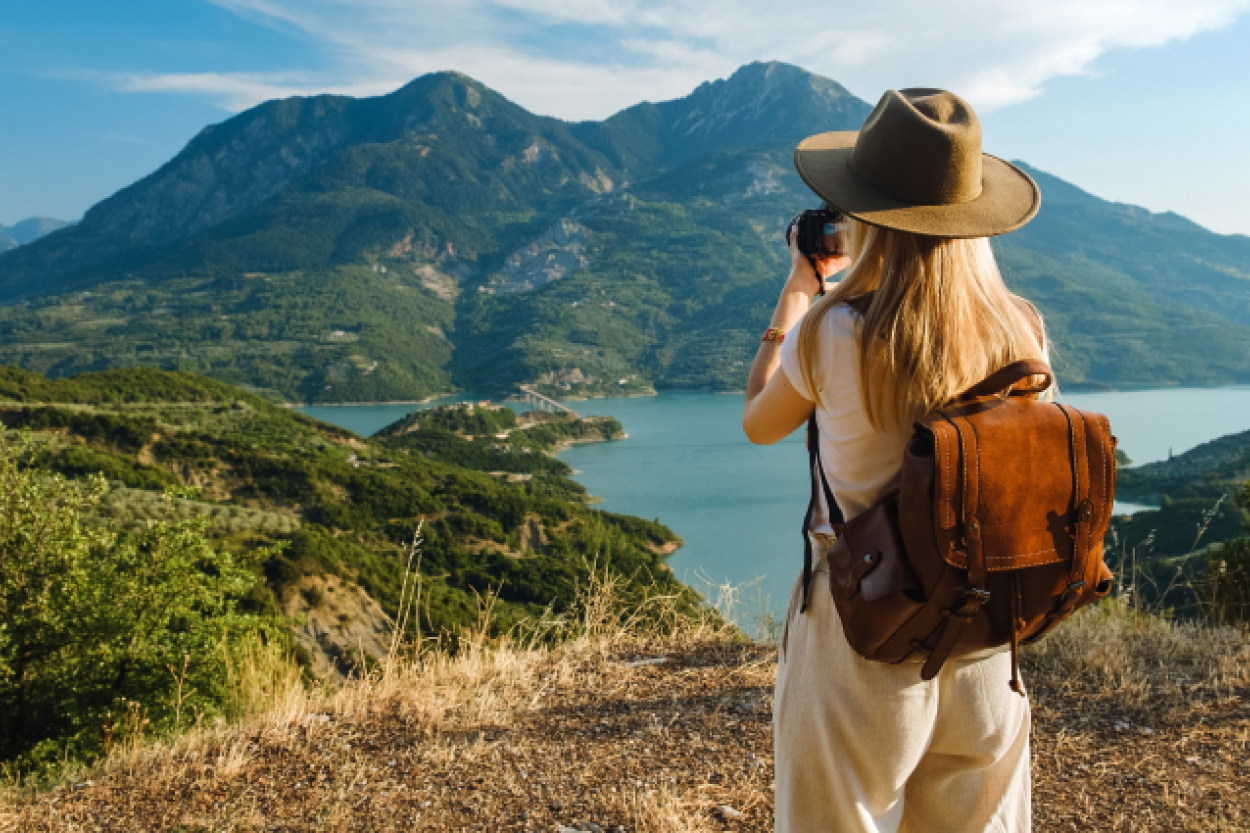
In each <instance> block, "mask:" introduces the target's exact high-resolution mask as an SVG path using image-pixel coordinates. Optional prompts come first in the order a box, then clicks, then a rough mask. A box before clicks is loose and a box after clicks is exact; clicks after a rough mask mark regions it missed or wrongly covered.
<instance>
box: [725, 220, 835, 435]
mask: <svg viewBox="0 0 1250 833" xmlns="http://www.w3.org/2000/svg"><path fill="white" fill-rule="evenodd" d="M849 264H850V258H847V257H834V258H826V259H824V260H821V261H820V262H819V263H818V264H817V265H818V266H819V267H820V271H821V274H823V275H824V276H825V278H826V279H828V278H829V277H830V276H832V275H833V274H835V273H837V272H839V271H841V270H842V269H844V268H846V266H848V265H849ZM819 291H820V281H818V280H817V279H816V273H815V272H813V271H812V266H811V264H810V263H809V262H808V260H807V258H806V257H805V256H804V255H803V254H802V253H801V252H800V251H799V250H798V246H796V245H795V243H794V239H793V238H791V240H790V276H789V278H787V279H786V284H785V286H784V287H782V289H781V298H780V299H779V300H778V301H777V309H776V310H774V312H773V319H772V323H771V324H770V325H769V326H771V327H776V328H777V329H779V330H781V331H782V332H784V333H786V334H787V338H797V337H798V332H797V330H795V331H794V332H793V333H791V331H792V330H794V329H795V325H796V324H797V323H798V322H799V321H800V320H802V318H803V315H804V314H805V313H806V312H807V310H808V309H809V308H810V307H811V305H812V298H814V297H815V296H816V293H817V292H819ZM780 365H781V342H779V341H762V342H760V347H759V351H758V352H756V354H755V361H754V362H753V363H752V364H751V373H750V375H749V376H748V377H747V397H746V407H745V409H744V410H743V413H742V430H743V431H745V432H746V435H747V439H749V440H750V441H751V442H753V443H757V444H761V445H771V444H773V443H775V442H778V441H779V440H783V439H785V438H786V437H788V436H790V434H792V433H794V429H796V428H798V427H799V426H800V425H802V424H803V422H804V421H805V420H806V419H807V417H808V415H809V414H811V412H812V408H813V407H815V406H814V405H813V403H812V402H811V401H810V400H808V399H805V398H803V396H802V394H800V393H799V392H798V391H797V390H795V389H794V386H793V385H791V384H790V380H789V379H788V378H786V374H785V373H778V372H777V368H778V367H780Z"/></svg>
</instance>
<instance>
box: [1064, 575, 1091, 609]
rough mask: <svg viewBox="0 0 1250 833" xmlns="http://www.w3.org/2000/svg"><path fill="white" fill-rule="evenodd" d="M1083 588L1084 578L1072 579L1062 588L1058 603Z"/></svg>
mask: <svg viewBox="0 0 1250 833" xmlns="http://www.w3.org/2000/svg"><path fill="white" fill-rule="evenodd" d="M1084 589H1085V579H1081V580H1080V581H1074V582H1072V583H1071V584H1069V585H1068V586H1067V587H1065V588H1064V590H1063V595H1062V596H1060V597H1059V604H1061V605H1062V604H1063V603H1064V602H1066V601H1067V600H1068V598H1069V597H1070V596H1071V595H1072V594H1073V593H1077V592H1079V591H1081V590H1084Z"/></svg>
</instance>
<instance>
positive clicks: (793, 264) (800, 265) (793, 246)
mask: <svg viewBox="0 0 1250 833" xmlns="http://www.w3.org/2000/svg"><path fill="white" fill-rule="evenodd" d="M797 234H798V229H794V230H792V231H791V232H790V277H789V278H788V279H787V280H786V289H785V291H794V290H798V291H799V292H802V293H803V294H804V295H807V296H808V297H809V298H814V297H815V296H816V293H818V292H820V287H821V282H820V278H818V277H817V276H816V272H815V271H813V270H812V264H811V262H810V261H809V260H808V259H807V255H805V254H803V253H802V252H800V251H799V245H798V243H797V242H796V237H797ZM815 261H816V266H817V268H819V269H820V274H821V276H823V277H824V278H825V279H826V280H828V279H829V278H831V277H833V276H834V275H836V274H837V273H838V272H841V271H842V270H843V269H845V268H846V267H848V266H850V265H851V259H850V258H849V257H847V256H846V255H838V256H837V257H818V258H815Z"/></svg>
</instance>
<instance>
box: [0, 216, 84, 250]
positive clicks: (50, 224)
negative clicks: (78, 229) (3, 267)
mask: <svg viewBox="0 0 1250 833" xmlns="http://www.w3.org/2000/svg"><path fill="white" fill-rule="evenodd" d="M69 225H73V224H72V223H69V222H66V221H65V220H57V219H55V218H53V217H27V218H26V219H25V220H19V221H18V222H16V223H14V224H13V225H11V226H8V227H7V228H6V227H5V226H0V253H3V252H6V251H8V250H9V249H16V248H17V247H18V246H25V245H26V244H27V243H32V242H34V241H35V240H38V239H39V238H40V237H44V236H45V235H48V234H51V233H52V232H54V231H56V230H58V229H62V228H65V227H66V226H69Z"/></svg>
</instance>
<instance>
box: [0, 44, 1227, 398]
mask: <svg viewBox="0 0 1250 833" xmlns="http://www.w3.org/2000/svg"><path fill="white" fill-rule="evenodd" d="M868 110H869V107H868V105H867V104H866V103H864V102H862V101H859V100H857V99H855V98H854V97H853V96H851V95H850V94H849V93H848V92H846V90H844V89H843V88H841V87H839V86H838V85H837V84H836V83H834V82H832V81H829V80H828V79H823V78H820V77H818V76H814V75H812V74H810V73H807V72H805V71H803V70H801V69H798V68H796V67H790V66H786V65H784V64H751V65H749V66H746V67H743V68H742V69H740V70H738V71H737V72H736V73H734V74H733V76H731V77H730V78H728V79H726V80H722V81H716V82H712V83H708V84H704V85H701V86H700V87H699V88H698V89H696V90H695V91H694V92H693V93H691V94H690V95H689V96H687V97H685V98H682V99H677V100H674V101H669V102H662V103H659V104H651V103H645V104H640V105H637V106H635V107H632V108H629V109H627V110H624V111H622V112H621V113H618V114H616V115H615V116H612V117H611V118H609V119H607V120H605V121H603V122H583V123H579V124H566V123H564V122H560V121H558V120H555V119H550V118H542V117H538V116H534V115H532V114H530V113H527V112H526V111H525V110H523V109H522V108H520V107H518V106H516V105H514V104H512V103H511V102H508V101H507V100H506V99H504V98H502V97H501V96H499V95H498V94H496V93H494V92H492V91H491V90H489V89H487V88H486V87H484V86H482V85H480V84H478V83H477V82H474V81H472V80H471V79H468V78H466V77H465V76H462V75H459V74H456V73H439V74H435V75H430V76H424V77H422V78H420V79H417V80H416V81H414V82H412V83H411V84H409V85H408V86H406V87H404V88H403V89H401V90H399V91H397V92H395V93H392V94H391V95H388V96H382V97H380V98H376V99H362V100H358V101H357V100H352V99H345V98H342V97H335V96H321V97H316V98H308V99H298V98H297V99H289V100H286V101H281V102H269V103H266V104H263V105H260V106H258V107H256V108H254V109H253V110H250V111H248V112H246V113H242V114H240V115H238V116H236V117H234V118H232V119H230V120H228V121H226V122H224V123H222V124H220V125H215V126H213V127H210V128H208V129H206V130H205V131H204V132H203V133H202V134H201V135H200V136H199V137H197V138H196V139H195V140H193V141H192V142H191V143H190V144H189V145H188V147H187V148H186V150H184V151H183V152H182V153H181V154H179V155H178V156H177V157H175V158H174V159H173V160H171V161H170V162H169V163H168V164H167V165H166V166H164V167H163V168H162V169H161V170H160V171H157V172H156V173H154V174H153V175H152V176H150V177H148V178H146V179H144V180H141V181H140V182H138V183H136V184H135V185H133V186H131V187H130V188H128V189H126V190H125V191H122V192H120V193H119V194H117V195H115V196H114V197H112V198H110V199H109V200H106V201H104V202H102V203H100V204H99V205H98V206H96V207H95V208H93V209H92V210H91V211H90V212H88V214H87V215H86V217H84V219H83V221H82V222H81V223H79V224H78V225H77V226H75V227H73V228H70V229H63V230H61V231H58V232H55V233H53V234H51V235H49V236H48V237H45V238H43V239H41V240H39V241H36V242H34V243H32V244H30V245H27V246H23V247H22V248H21V249H18V250H15V251H13V252H9V253H7V254H4V255H0V298H3V299H7V301H6V303H7V305H6V306H3V307H0V362H5V363H10V364H17V365H20V366H22V367H25V368H28V369H31V370H35V371H38V372H40V373H46V374H50V375H53V376H57V375H67V374H72V373H78V372H83V371H89V370H100V369H105V368H110V367H124V366H134V365H145V366H155V367H160V368H164V369H168V370H180V371H189V372H196V373H203V374H208V375H211V376H213V377H215V378H219V379H223V380H226V381H229V382H231V383H232V384H238V385H242V386H245V387H247V388H249V389H252V390H255V391H256V392H258V393H260V394H261V395H263V396H265V397H267V398H270V399H275V400H280V401H291V402H295V401H298V402H330V401H335V402H337V401H376V400H410V399H417V398H424V397H427V396H431V395H434V394H438V393H445V392H450V391H455V390H474V391H479V392H481V393H483V394H493V393H494V392H500V391H510V390H513V389H514V388H515V386H516V385H517V384H522V383H529V384H533V385H535V386H536V387H537V388H538V389H540V390H543V391H545V392H547V393H550V394H561V395H602V394H609V393H645V392H649V391H652V390H654V389H656V388H665V387H667V388H688V389H711V390H738V389H741V388H743V387H744V385H745V380H746V374H747V370H748V367H749V364H750V360H751V356H752V354H753V351H754V347H755V343H756V340H757V338H758V334H759V332H760V331H762V329H763V328H764V327H765V326H766V325H767V319H768V315H769V312H770V310H771V307H772V304H773V302H774V299H775V294H776V292H777V289H778V287H779V285H780V283H781V281H782V280H783V278H784V270H785V268H786V257H785V252H784V250H783V247H782V244H781V229H782V228H783V227H784V224H785V221H786V220H787V219H788V218H789V217H790V216H791V215H792V214H793V213H794V212H795V211H796V210H798V209H800V208H803V207H810V206H812V205H813V204H814V203H815V198H814V196H813V195H812V194H811V193H810V192H809V191H808V190H807V189H806V187H805V186H803V184H802V183H801V182H800V180H799V179H798V177H797V176H796V175H795V174H794V173H793V168H792V164H791V161H790V160H791V153H792V149H793V146H794V143H795V142H796V141H797V139H799V138H801V137H802V136H804V135H807V134H808V133H811V132H816V131H818V130H837V129H854V128H857V127H858V126H859V124H860V122H861V121H862V119H863V118H864V116H865V115H866V113H867V112H868ZM991 139H992V137H991ZM993 149H994V148H993V147H992V146H991V147H989V148H988V150H990V151H993ZM283 154H286V156H284V155H283ZM288 156H289V157H290V159H291V160H293V161H291V162H290V164H286V165H282V166H279V165H276V164H275V163H274V160H275V159H278V158H287V157H288ZM1032 173H1033V174H1034V176H1035V177H1036V178H1037V179H1038V181H1039V183H1040V184H1041V186H1042V192H1043V205H1042V210H1041V213H1040V214H1039V216H1038V218H1037V219H1036V221H1035V222H1033V223H1031V224H1030V225H1028V226H1026V227H1025V228H1024V229H1022V230H1021V231H1019V232H1015V233H1013V234H1010V235H1007V236H1005V237H1004V238H1001V239H999V240H998V241H997V243H996V245H997V246H998V250H999V252H1000V257H1001V262H1002V265H1003V269H1004V273H1005V275H1006V277H1007V280H1008V283H1009V284H1010V285H1011V286H1012V287H1013V289H1015V290H1016V291H1017V292H1019V293H1020V294H1022V295H1024V296H1025V297H1028V298H1030V299H1031V300H1033V301H1035V302H1036V303H1037V304H1038V306H1039V307H1040V308H1041V310H1042V311H1043V313H1044V314H1045V316H1046V320H1047V324H1048V326H1049V328H1050V332H1051V337H1052V343H1053V355H1054V361H1055V364H1056V366H1057V369H1058V371H1059V372H1060V377H1061V380H1062V382H1063V384H1064V385H1065V387H1067V388H1068V389H1070V390H1077V389H1108V388H1131V387H1158V386H1169V385H1218V384H1227V383H1245V382H1250V238H1246V237H1243V236H1237V235H1232V236H1222V235H1217V234H1213V233H1211V232H1208V231H1206V230H1204V229H1202V228H1200V227H1198V226H1196V225H1194V224H1192V223H1190V222H1188V221H1186V220H1184V219H1183V218H1180V217H1177V216H1175V215H1171V214H1151V213H1150V212H1147V211H1145V210H1143V209H1139V208H1135V207H1132V206H1125V205H1118V204H1114V203H1109V202H1106V201H1103V200H1100V199H1098V198H1096V197H1094V196H1092V195H1089V194H1087V193H1085V192H1083V191H1081V190H1080V189H1078V188H1076V187H1074V186H1072V185H1070V184H1068V183H1065V182H1063V181H1061V180H1058V179H1055V178H1054V177H1050V176H1048V175H1046V174H1045V173H1043V172H1040V171H1032ZM175 192H177V193H179V194H182V195H183V196H182V197H181V198H180V199H179V201H178V202H177V204H176V205H175V204H174V200H173V198H172V197H171V196H170V195H171V194H173V193H175ZM188 193H189V194H192V195H193V196H192V197H187V196H185V195H186V194H188Z"/></svg>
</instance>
